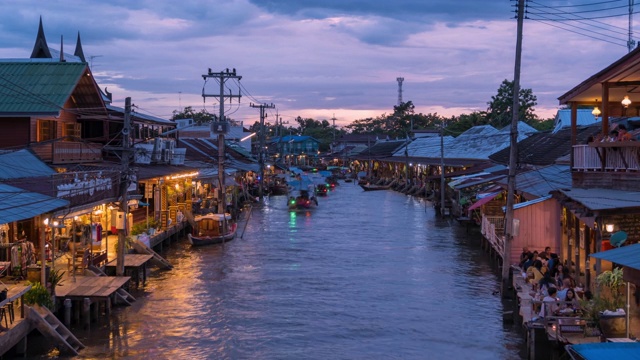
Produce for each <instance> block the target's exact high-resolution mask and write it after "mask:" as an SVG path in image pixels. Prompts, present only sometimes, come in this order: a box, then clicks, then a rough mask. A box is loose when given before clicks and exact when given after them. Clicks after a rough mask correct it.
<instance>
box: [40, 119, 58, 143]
mask: <svg viewBox="0 0 640 360" xmlns="http://www.w3.org/2000/svg"><path fill="white" fill-rule="evenodd" d="M55 138H56V122H55V121H53V120H38V138H37V140H36V141H47V140H53V139H55Z"/></svg>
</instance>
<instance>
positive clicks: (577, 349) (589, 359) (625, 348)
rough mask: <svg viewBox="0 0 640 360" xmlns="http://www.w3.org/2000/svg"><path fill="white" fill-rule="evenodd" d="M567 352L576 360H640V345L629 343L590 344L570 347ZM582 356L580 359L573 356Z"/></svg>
mask: <svg viewBox="0 0 640 360" xmlns="http://www.w3.org/2000/svg"><path fill="white" fill-rule="evenodd" d="M567 350H568V351H569V353H570V354H572V358H574V359H583V360H602V359H615V360H640V343H639V342H628V343H617V342H606V343H590V344H576V345H568V346H567ZM574 354H575V355H577V356H580V357H579V358H575V357H573V355H574Z"/></svg>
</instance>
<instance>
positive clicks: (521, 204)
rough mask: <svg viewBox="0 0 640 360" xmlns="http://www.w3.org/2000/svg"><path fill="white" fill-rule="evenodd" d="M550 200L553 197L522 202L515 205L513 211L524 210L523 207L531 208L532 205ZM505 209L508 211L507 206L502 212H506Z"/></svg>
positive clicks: (548, 196)
mask: <svg viewBox="0 0 640 360" xmlns="http://www.w3.org/2000/svg"><path fill="white" fill-rule="evenodd" d="M549 199H551V195H547V196H543V197H539V198H537V199H533V200H529V201H525V202H521V203H518V204H515V205H513V210H517V209H522V208H523V207H527V206H530V205H533V204H537V203H541V202H543V201H546V200H549ZM505 209H506V206H503V207H502V210H503V211H505Z"/></svg>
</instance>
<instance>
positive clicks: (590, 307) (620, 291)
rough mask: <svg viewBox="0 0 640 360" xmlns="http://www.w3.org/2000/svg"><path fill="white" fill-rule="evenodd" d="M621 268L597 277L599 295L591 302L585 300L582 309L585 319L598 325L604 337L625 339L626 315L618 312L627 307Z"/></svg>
mask: <svg viewBox="0 0 640 360" xmlns="http://www.w3.org/2000/svg"><path fill="white" fill-rule="evenodd" d="M622 274H623V271H622V269H621V268H615V269H613V270H607V271H604V272H602V273H601V274H600V275H598V276H597V277H596V285H597V286H598V293H597V295H595V296H594V297H593V299H591V300H584V301H583V302H582V308H583V309H584V313H585V317H586V318H587V319H588V320H591V321H593V322H595V323H596V324H598V326H599V328H600V331H601V332H602V335H603V336H604V337H608V338H614V337H625V335H626V315H625V314H624V313H623V312H620V313H615V314H606V312H607V311H609V312H616V311H617V310H618V309H623V308H624V306H625V297H624V295H625V294H624V288H623V285H624V280H623V278H622Z"/></svg>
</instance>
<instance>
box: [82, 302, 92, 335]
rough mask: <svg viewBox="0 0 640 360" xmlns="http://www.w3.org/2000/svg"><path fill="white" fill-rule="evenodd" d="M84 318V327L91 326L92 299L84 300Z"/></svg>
mask: <svg viewBox="0 0 640 360" xmlns="http://www.w3.org/2000/svg"><path fill="white" fill-rule="evenodd" d="M82 318H83V320H84V328H85V329H89V328H90V327H91V299H89V298H84V299H83V300H82Z"/></svg>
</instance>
